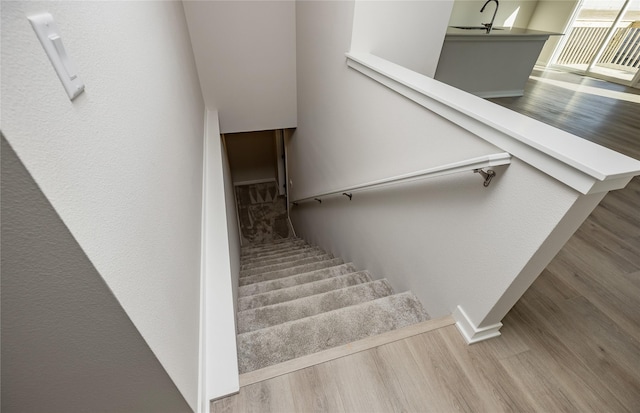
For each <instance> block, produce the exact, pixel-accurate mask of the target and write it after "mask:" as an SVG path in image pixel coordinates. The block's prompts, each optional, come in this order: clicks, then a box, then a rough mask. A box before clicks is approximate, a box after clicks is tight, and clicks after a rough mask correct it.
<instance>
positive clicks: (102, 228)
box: [1, 1, 204, 410]
mask: <svg viewBox="0 0 640 413" xmlns="http://www.w3.org/2000/svg"><path fill="white" fill-rule="evenodd" d="M1 7H2V74H1V76H2V77H1V80H2V85H1V87H2V100H1V105H2V107H1V109H2V131H3V133H4V135H5V136H6V138H7V140H8V141H9V143H10V144H11V146H12V147H13V148H14V149H15V151H16V153H17V155H18V157H19V158H20V160H21V161H22V162H23V163H24V165H25V167H26V168H27V170H28V171H29V172H30V174H31V175H32V176H33V179H34V180H35V182H36V183H37V184H38V186H39V187H40V188H41V190H42V192H43V193H44V194H45V196H46V197H47V198H48V199H49V201H50V202H51V204H52V206H53V208H54V209H55V211H56V212H57V213H58V215H59V216H60V218H61V219H62V221H63V222H64V223H65V225H66V226H67V227H68V228H69V231H70V232H71V234H72V235H73V237H74V238H75V240H76V241H77V242H78V244H79V245H80V248H82V250H83V251H84V253H85V254H86V255H87V257H88V259H89V260H90V261H91V263H92V265H93V266H94V267H95V269H96V270H97V272H98V273H99V274H100V275H101V276H102V277H103V278H104V280H105V282H106V284H107V285H108V287H109V289H110V290H111V291H113V293H114V295H115V296H116V297H117V300H118V301H119V302H120V304H121V305H122V307H123V308H124V311H125V312H126V313H127V315H128V316H129V317H130V318H131V320H132V321H133V324H134V325H135V326H136V327H137V328H138V329H139V331H140V333H141V334H142V337H144V340H145V341H146V342H147V343H148V344H149V347H150V348H151V350H152V351H153V352H154V353H155V355H156V356H157V357H158V360H159V361H160V363H161V364H162V366H163V367H164V369H165V370H166V371H167V373H168V374H169V376H170V377H171V379H172V380H173V381H174V382H175V384H176V386H177V387H178V388H179V389H180V391H181V392H182V394H183V395H184V397H185V399H186V400H187V401H188V402H189V404H190V405H191V406H192V407H195V406H196V398H197V380H198V334H199V330H198V327H199V326H198V324H199V323H198V314H199V276H200V241H201V236H200V232H201V231H200V223H201V222H200V221H201V209H202V195H201V191H202V143H203V125H204V120H203V116H204V104H203V100H202V95H201V91H200V86H199V82H198V77H197V72H196V67H195V63H194V59H193V54H192V50H191V47H190V43H189V35H188V30H187V27H186V22H185V18H184V12H183V7H182V4H181V3H180V2H164V1H158V2H75V1H69V2H62V1H61V2H42V3H39V2H7V1H3V2H2V5H1ZM41 11H48V12H50V13H51V14H52V15H53V16H54V18H55V20H56V22H57V24H58V26H59V28H60V30H61V34H62V39H63V41H64V43H65V46H66V48H67V51H68V53H69V55H70V57H71V58H72V59H73V60H74V61H75V63H76V64H77V66H78V68H79V76H80V77H81V78H82V79H83V80H84V82H85V84H86V91H85V93H83V94H82V95H80V96H79V97H78V98H77V99H76V100H75V101H73V102H70V101H69V99H68V97H67V95H66V93H65V92H64V89H63V88H62V85H61V84H60V81H59V79H58V77H57V75H56V73H55V71H54V70H53V68H52V67H51V64H50V62H49V61H48V59H47V56H46V54H45V52H44V51H43V49H42V46H41V45H40V43H39V41H38V39H37V37H36V36H35V34H34V32H33V30H32V29H31V26H30V25H29V22H28V21H27V18H26V16H27V15H29V14H31V13H35V12H41ZM52 258H53V257H52ZM17 276H25V275H24V274H18V275H17ZM42 299H46V295H45V296H42ZM85 311H86V312H87V313H88V316H91V317H93V318H94V319H95V320H96V323H100V320H101V314H100V311H99V309H96V308H94V307H93V306H92V305H91V303H90V302H89V303H87V305H86V306H85ZM43 316H44V315H43ZM29 331H30V330H29ZM33 334H36V331H33ZM40 338H41V339H46V338H47V337H40ZM83 350H87V349H83ZM95 357H96V358H97V359H99V360H101V361H102V362H104V363H109V360H108V359H107V358H104V359H103V358H102V357H101V355H100V354H95ZM3 361H4V360H3ZM49 379H50V380H55V379H56V378H55V377H49ZM126 379H127V378H126V377H122V380H123V381H124V382H126ZM33 390H37V388H34V389H33ZM105 391H108V389H105ZM111 394H112V396H113V397H118V393H117V392H113V393H111ZM34 397H37V394H34ZM43 402H44V401H43ZM107 410H108V409H107Z"/></svg>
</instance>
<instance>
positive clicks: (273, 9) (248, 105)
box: [184, 1, 296, 134]
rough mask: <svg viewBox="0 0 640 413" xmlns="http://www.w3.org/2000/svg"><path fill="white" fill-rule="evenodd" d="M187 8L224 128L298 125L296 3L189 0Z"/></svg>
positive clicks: (207, 91)
mask: <svg viewBox="0 0 640 413" xmlns="http://www.w3.org/2000/svg"><path fill="white" fill-rule="evenodd" d="M184 9H185V12H186V16H187V21H188V24H189V31H190V33H191V41H192V45H193V50H194V53H195V57H196V63H197V65H198V74H199V76H200V83H201V84H202V91H203V95H204V99H205V102H206V105H207V107H208V108H210V109H216V110H218V111H219V115H220V128H221V132H222V133H225V134H226V133H232V132H247V131H257V130H268V129H281V128H289V127H295V126H296V66H295V65H296V58H295V2H293V1H185V2H184Z"/></svg>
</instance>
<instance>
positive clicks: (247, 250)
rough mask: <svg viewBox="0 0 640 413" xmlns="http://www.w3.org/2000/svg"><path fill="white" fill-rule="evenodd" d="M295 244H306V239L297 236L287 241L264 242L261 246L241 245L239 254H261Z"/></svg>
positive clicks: (284, 248)
mask: <svg viewBox="0 0 640 413" xmlns="http://www.w3.org/2000/svg"><path fill="white" fill-rule="evenodd" d="M297 245H308V244H307V242H306V241H304V240H302V239H299V238H293V239H291V240H290V241H287V242H281V243H278V244H274V245H271V244H265V245H263V246H256V247H252V246H246V247H242V248H240V255H241V256H246V255H251V254H261V253H269V252H273V251H279V250H282V251H284V250H286V249H287V248H291V247H294V246H297Z"/></svg>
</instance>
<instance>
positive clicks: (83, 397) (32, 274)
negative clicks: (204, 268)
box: [1, 136, 191, 413]
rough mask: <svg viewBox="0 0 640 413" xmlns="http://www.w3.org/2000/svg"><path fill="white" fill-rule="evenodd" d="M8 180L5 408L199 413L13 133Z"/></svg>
mask: <svg viewBox="0 0 640 413" xmlns="http://www.w3.org/2000/svg"><path fill="white" fill-rule="evenodd" d="M1 179H2V183H1V191H2V192H1V209H2V224H1V225H2V228H1V233H2V234H1V249H2V280H1V282H2V297H1V300H2V301H1V306H2V307H1V312H2V330H1V334H2V354H1V356H2V411H3V412H5V413H12V412H19V413H28V412H44V411H46V412H64V413H73V412H88V411H95V410H96V409H98V410H100V411H109V412H124V411H128V412H132V411H135V412H171V413H175V412H191V409H190V408H189V405H188V404H187V402H186V401H185V399H184V398H183V397H182V395H181V393H180V391H179V390H178V389H177V388H176V386H175V385H174V383H173V381H172V380H171V378H170V377H169V376H168V374H167V373H166V371H165V370H164V368H163V367H162V365H161V364H160V362H159V361H158V360H157V359H156V357H155V355H154V354H153V353H152V351H151V349H150V348H149V347H148V346H147V344H146V342H145V340H144V339H143V338H142V336H141V335H140V333H139V332H138V330H137V329H136V328H135V326H134V325H133V323H132V322H131V320H130V319H129V317H128V316H127V314H126V313H125V311H124V310H123V309H122V307H121V306H120V304H119V303H118V300H117V299H116V298H115V296H114V295H113V293H112V292H111V290H110V289H109V287H108V286H107V285H106V283H105V282H104V280H103V279H102V277H101V275H100V274H99V273H98V271H97V270H96V269H95V268H94V266H93V265H92V263H91V262H90V261H89V259H88V258H87V256H86V255H85V253H84V251H83V250H82V248H81V247H80V246H79V245H78V243H77V242H76V240H75V239H74V238H73V236H72V235H71V233H70V232H69V230H68V229H67V227H66V226H65V224H64V222H62V220H61V219H60V217H59V216H58V214H57V213H56V211H55V210H54V209H53V207H52V206H51V204H50V203H49V201H48V200H47V199H46V197H45V196H44V194H43V193H42V192H41V191H40V188H39V187H38V185H37V184H36V183H35V182H34V180H33V178H32V177H31V175H30V174H29V172H28V171H27V170H26V169H25V167H24V165H23V164H22V162H21V161H20V160H19V159H18V157H17V155H16V153H15V152H14V151H13V149H12V148H11V146H10V145H9V144H8V142H7V141H6V140H5V138H4V136H2V175H1ZM114 259H117V257H114Z"/></svg>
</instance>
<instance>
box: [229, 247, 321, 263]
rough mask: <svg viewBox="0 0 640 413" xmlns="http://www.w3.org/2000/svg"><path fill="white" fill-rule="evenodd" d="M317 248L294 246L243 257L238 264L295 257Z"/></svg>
mask: <svg viewBox="0 0 640 413" xmlns="http://www.w3.org/2000/svg"><path fill="white" fill-rule="evenodd" d="M314 248H317V247H312V246H311V245H309V244H300V245H295V246H293V247H291V248H286V249H284V250H277V251H274V252H270V253H267V254H261V255H258V256H255V257H254V256H252V255H247V256H244V257H242V258H241V259H240V263H241V264H247V263H251V262H260V261H262V260H270V259H272V258H278V257H284V256H287V255H295V254H299V253H301V252H304V251H307V250H311V249H314Z"/></svg>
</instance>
